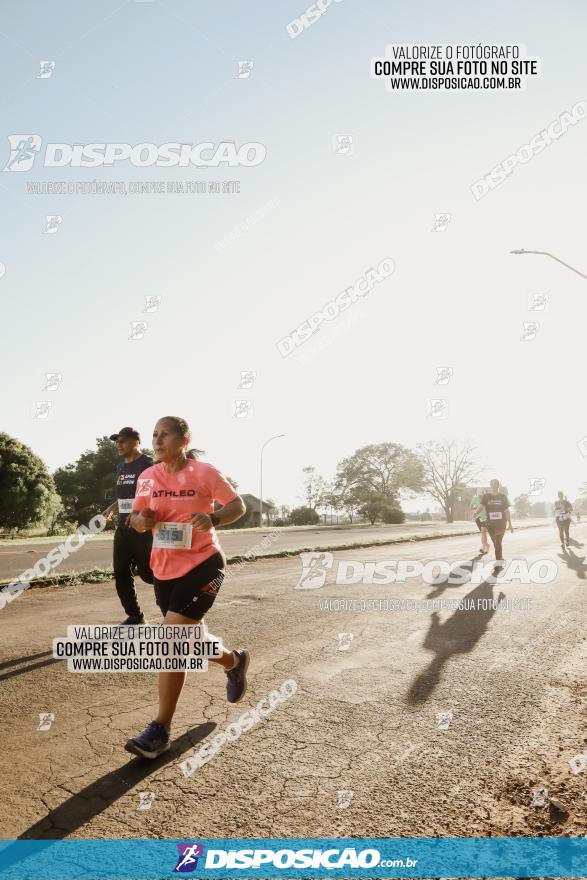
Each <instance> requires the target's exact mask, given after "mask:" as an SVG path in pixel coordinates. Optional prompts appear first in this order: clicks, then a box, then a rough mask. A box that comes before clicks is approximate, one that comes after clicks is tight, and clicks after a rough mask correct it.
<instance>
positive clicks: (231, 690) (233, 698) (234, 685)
mask: <svg viewBox="0 0 587 880" xmlns="http://www.w3.org/2000/svg"><path fill="white" fill-rule="evenodd" d="M234 653H235V654H236V656H237V657H238V658H239V659H238V663H237V664H236V666H235V667H234V669H225V670H224V671H225V672H226V678H227V679H228V681H227V682H226V698H227V700H228V702H229V703H240V701H241V700H242V698H243V697H244V695H245V694H246V692H247V669H248V668H249V663H250V662H251V657H250V654H249V652H248V651H245V650H243V649H239V650H238V651H235V652H234Z"/></svg>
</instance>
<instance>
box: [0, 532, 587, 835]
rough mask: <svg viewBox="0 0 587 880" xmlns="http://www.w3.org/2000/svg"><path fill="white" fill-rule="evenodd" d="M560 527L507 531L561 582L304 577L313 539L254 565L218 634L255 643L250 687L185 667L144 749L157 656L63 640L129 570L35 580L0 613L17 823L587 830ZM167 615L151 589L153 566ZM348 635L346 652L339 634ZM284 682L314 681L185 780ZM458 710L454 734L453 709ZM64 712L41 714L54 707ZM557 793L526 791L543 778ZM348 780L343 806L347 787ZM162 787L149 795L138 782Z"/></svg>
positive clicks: (467, 553) (26, 826)
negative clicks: (77, 581) (100, 666)
mask: <svg viewBox="0 0 587 880" xmlns="http://www.w3.org/2000/svg"><path fill="white" fill-rule="evenodd" d="M574 537H575V539H576V544H575V546H573V548H572V554H570V555H569V556H568V558H567V559H566V560H563V559H562V558H561V555H560V550H559V545H558V541H557V536H556V534H555V530H554V528H553V527H551V526H545V527H541V528H536V529H531V530H528V531H519V532H516V533H515V534H514V535H513V536H511V535H509V534H508V535H506V538H505V542H504V544H505V548H504V549H505V553H506V557H507V558H509V559H511V558H512V557H514V556H515V557H525V558H527V559H528V562H529V563H531V562H532V561H534V560H537V559H541V558H550V559H553V560H555V561H556V562H557V563H558V564H559V566H560V568H559V573H558V576H557V578H556V580H555V581H554V582H552V583H548V584H534V585H532V584H530V585H524V584H520V583H519V582H518V581H513V582H506V583H503V584H496V585H493V584H481V585H475V584H464V585H459V586H451V585H441V586H438V587H435V586H431V585H429V584H425V583H423V582H422V581H421V580H420V579H413V580H411V581H408V583H407V584H390V585H362V584H358V585H354V586H343V585H336V584H335V583H333V575H332V571H330V572H329V573H328V579H327V582H326V585H325V586H324V587H322V588H320V589H314V590H296V589H295V585H296V583H297V581H298V578H299V576H300V572H301V566H300V562H299V559H298V558H297V557H291V558H284V559H269V560H264V561H257V562H254V563H248V564H247V565H245V566H244V567H243V568H242V569H241V570H239V571H238V572H237V573H236V574H235V576H234V577H229V578H228V579H227V580H226V581H225V583H224V584H223V586H222V588H221V590H220V593H219V597H218V599H217V600H216V604H215V606H214V607H213V609H212V611H211V612H210V613H209V614H208V615H207V622H208V626H209V628H210V630H211V631H212V632H213V633H217V634H218V635H219V636H221V637H222V639H223V641H224V643H225V644H226V645H227V646H231V647H240V646H246V647H248V648H249V649H250V650H251V653H252V661H251V667H250V670H249V693H248V694H247V696H246V698H245V700H244V701H243V702H242V703H240V704H238V705H229V704H228V703H227V702H226V699H225V678H224V675H223V674H222V672H221V670H220V669H218V668H215V667H214V668H211V669H210V670H209V671H208V672H207V673H192V674H188V676H187V681H186V686H185V688H184V692H183V694H182V697H181V699H180V702H179V706H178V710H177V713H176V717H175V720H174V727H173V730H172V739H173V744H172V749H171V751H170V752H168V753H167V754H166V755H164V756H162V757H161V758H159V759H157V760H156V761H154V762H147V761H142V760H140V759H138V758H131V756H129V755H128V753H127V752H125V751H124V750H123V745H124V742H125V741H126V739H127V738H128V737H129V736H130V735H133V734H136V733H137V732H139V731H140V730H142V729H143V727H144V726H145V724H146V723H147V722H148V721H150V720H151V718H152V717H154V714H155V711H156V676H155V675H154V674H147V673H145V674H143V673H138V674H121V673H113V674H110V673H101V674H73V673H68V672H67V669H66V665H65V663H64V662H62V661H54V660H53V659H52V657H51V654H50V651H51V641H52V639H53V638H54V637H55V636H58V635H65V631H66V628H67V626H68V625H71V624H82V623H91V624H108V623H116V622H118V621H119V620H120V619H121V617H122V616H123V615H122V612H121V609H120V606H119V603H118V599H117V597H116V593H115V590H114V585H113V583H112V582H109V583H102V584H94V585H83V586H67V587H55V588H44V589H41V590H29V591H28V592H26V593H25V594H23V595H22V596H20V597H19V598H18V599H17V600H15V601H14V602H13V603H12V604H11V605H8V606H7V607H6V608H4V609H3V610H2V611H1V612H0V616H1V622H2V628H3V634H4V638H3V648H2V658H1V660H0V679H1V680H2V690H3V700H2V719H1V736H2V743H3V750H2V757H1V759H0V762H1V765H0V771H1V773H2V777H3V779H4V792H5V796H4V798H3V800H2V803H1V804H0V818H1V821H2V828H3V836H4V837H5V838H15V837H23V838H47V839H55V838H62V837H69V838H95V839H100V838H112V837H113V838H137V837H140V838H152V837H153V838H158V837H162V838H163V837H178V838H181V837H186V838H191V837H193V836H194V835H197V836H200V837H204V838H205V837H222V836H225V837H231V836H234V837H255V836H259V837H295V836H300V837H305V836H308V837H321V836H324V837H327V836H335V837H336V836H341V837H352V836H374V837H379V836H381V837H394V836H435V835H438V836H457V837H458V836H485V835H500V836H509V835H533V836H535V835H541V834H545V835H549V836H557V835H577V834H585V828H586V827H587V803H586V797H585V780H586V777H587V771H584V772H582V773H578V774H576V775H575V774H573V773H572V772H571V769H570V767H569V764H568V761H569V760H570V759H571V758H573V756H575V755H577V754H580V753H582V752H583V751H584V750H585V749H587V727H586V724H585V721H586V713H585V697H586V696H587V674H586V671H585V667H586V663H585V661H586V659H587V641H586V638H585V632H586V628H585V622H586V620H585V618H586V613H585V605H586V597H587V581H586V580H585V579H584V573H583V565H582V563H581V559H582V556H583V555H584V553H585V552H586V551H585V550H584V548H582V545H583V543H587V524H586V525H585V526H576V527H575V529H574ZM478 543H479V542H478V537H477V536H467V537H453V538H441V539H438V540H431V541H426V542H423V543H417V544H397V545H394V546H383V547H370V548H364V549H362V550H346V551H334V554H335V561H337V560H344V559H346V560H362V561H370V562H376V561H383V560H394V559H395V560H397V559H412V560H422V561H427V560H431V559H447V560H448V561H450V562H455V561H456V560H459V559H472V558H473V557H474V556H475V554H476V552H477V548H478ZM139 589H140V595H141V602H142V603H143V605H144V607H145V609H146V613H147V615H148V618H149V620H150V622H157V621H159V620H160V614H159V611H158V609H157V607H156V605H155V603H154V599H153V595H152V588H151V587H149V586H147V585H144V584H142V583H140V582H139ZM500 592H503V593H504V594H505V596H506V598H508V599H520V598H524V599H526V598H529V599H531V603H530V608H529V609H528V610H513V611H498V612H496V611H454V610H440V611H438V612H437V614H436V616H435V615H434V613H433V612H431V611H430V610H418V611H405V610H404V611H395V612H389V611H365V612H360V611H338V612H334V611H323V610H320V604H319V603H320V601H323V600H325V599H328V598H338V597H340V598H342V597H344V598H357V599H366V598H376V599H379V598H410V599H416V600H424V599H426V598H427V597H430V596H431V595H433V596H436V597H438V598H441V599H444V598H450V599H459V598H462V597H466V596H473V597H481V598H487V597H490V596H493V597H497V596H498V595H499V593H500ZM341 632H346V633H352V634H353V640H352V643H351V645H350V648H349V649H348V650H346V651H341V650H339V649H338V638H337V637H338V634H339V633H341ZM286 678H294V679H295V680H296V682H297V683H298V691H297V693H296V694H295V695H294V696H293V697H292V698H291V699H289V700H288V701H287V702H285V703H284V704H283V705H280V706H278V707H277V708H276V709H275V711H274V712H273V713H272V715H271V716H270V718H268V719H267V720H266V721H265V722H264V723H262V724H258V725H256V726H255V727H253V728H252V729H251V730H249V731H247V732H245V733H243V734H242V736H241V737H240V738H239V739H238V740H237V741H236V742H228V743H227V744H225V745H224V747H223V748H222V750H221V751H220V753H219V754H217V755H216V756H215V757H214V758H213V759H212V760H211V761H210V762H209V763H207V764H206V765H204V766H203V767H201V768H200V769H198V770H197V771H196V772H195V773H194V774H193V775H192V776H191V777H189V778H186V777H184V776H183V775H182V773H181V772H180V770H179V766H178V765H179V763H180V762H181V761H182V760H184V759H185V758H186V757H188V756H189V755H190V754H192V753H193V751H194V749H195V748H196V747H197V745H198V744H199V743H201V742H203V741H207V739H209V738H210V736H211V735H213V734H214V733H215V732H218V731H219V730H220V729H222V728H224V727H225V726H226V725H227V724H229V723H230V722H231V721H235V720H236V719H237V718H238V717H239V716H240V715H241V714H242V713H243V712H245V711H246V710H247V708H249V707H250V706H254V705H255V703H256V702H257V701H258V700H260V699H261V698H262V697H264V696H266V695H267V694H268V692H269V691H270V690H272V689H275V688H277V687H279V686H280V685H281V684H282V682H283V681H284V680H285V679H286ZM448 711H450V712H452V713H453V717H452V720H451V723H450V726H449V728H448V729H447V730H445V731H442V730H439V729H437V722H436V714H437V713H439V712H448ZM43 712H47V713H49V712H50V713H54V715H55V720H54V721H53V722H52V724H51V727H50V729H49V730H47V731H44V732H43V731H38V730H37V727H38V725H39V713H43ZM537 786H542V787H545V788H547V789H548V790H549V797H554V798H556V799H558V801H559V802H561V803H562V805H563V807H564V809H563V810H562V811H561V810H560V809H558V808H555V807H554V806H553V805H552V804H547V805H546V806H544V807H542V808H537V807H533V806H531V801H532V789H533V788H534V787H537ZM339 791H351V792H352V797H351V801H350V804H349V806H348V807H345V808H341V807H339V806H338V803H339V799H338V795H337V792H339ZM141 793H149V794H148V797H149V798H150V797H151V796H152V795H154V798H153V800H152V802H151V804H150V807H149V808H148V809H139V805H140V801H141V798H140V794H141Z"/></svg>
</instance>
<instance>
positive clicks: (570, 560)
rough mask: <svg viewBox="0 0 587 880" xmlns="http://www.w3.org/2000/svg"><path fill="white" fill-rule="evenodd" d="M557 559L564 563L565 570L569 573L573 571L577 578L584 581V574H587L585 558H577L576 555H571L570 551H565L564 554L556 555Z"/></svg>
mask: <svg viewBox="0 0 587 880" xmlns="http://www.w3.org/2000/svg"><path fill="white" fill-rule="evenodd" d="M558 557H559V559H562V561H563V562H564V563H565V565H566V566H567V568H569V569H570V570H571V571H574V572H575V574H576V575H577V577H578V578H579V579H580V580H582V581H584V580H585V572H587V565H585V557H584V556H577V554H576V553H573V551H572V550H565V552H564V553H559V554H558Z"/></svg>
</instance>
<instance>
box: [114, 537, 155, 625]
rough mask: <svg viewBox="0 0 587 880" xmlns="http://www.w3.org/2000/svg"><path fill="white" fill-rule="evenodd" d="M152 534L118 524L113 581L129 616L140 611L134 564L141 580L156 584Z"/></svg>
mask: <svg viewBox="0 0 587 880" xmlns="http://www.w3.org/2000/svg"><path fill="white" fill-rule="evenodd" d="M152 546H153V535H152V533H151V532H150V531H149V532H142V533H139V532H135V530H134V529H131V528H128V527H127V526H118V528H117V529H116V531H115V532H114V581H115V583H116V592H117V593H118V598H119V599H120V601H121V603H122V607H123V608H124V610H125V611H126V613H127V615H128V616H129V617H135V616H138V615H140V614H141V607H140V605H139V599H138V596H137V591H136V589H135V580H134V571H133V569H134V567H135V566H136V569H137V571H138V573H139V576H140V578H141V580H143V581H145V583H147V584H152V583H153V572H152V571H151V561H150V560H151V547H152Z"/></svg>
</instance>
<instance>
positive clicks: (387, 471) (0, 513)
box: [0, 432, 587, 534]
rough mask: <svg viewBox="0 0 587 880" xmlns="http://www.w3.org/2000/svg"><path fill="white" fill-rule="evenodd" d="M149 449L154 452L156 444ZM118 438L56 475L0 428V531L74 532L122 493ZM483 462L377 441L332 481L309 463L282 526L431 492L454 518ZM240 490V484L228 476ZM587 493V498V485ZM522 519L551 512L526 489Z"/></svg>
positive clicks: (444, 447)
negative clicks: (118, 489)
mask: <svg viewBox="0 0 587 880" xmlns="http://www.w3.org/2000/svg"><path fill="white" fill-rule="evenodd" d="M141 451H142V452H144V453H146V454H147V455H149V454H150V455H152V454H153V453H152V451H151V450H149V449H143V450H141ZM119 460H120V459H119V456H118V451H117V447H116V443H114V442H113V441H112V440H110V439H109V438H108V437H98V438H97V439H96V448H95V449H94V450H87V451H86V452H84V453H83V454H82V455H81V456H80V457H79V458H78V460H77V461H76V462H73V463H71V464H67V465H65V466H64V467H61V468H58V469H57V470H56V471H55V472H54V473H53V474H51V473H49V471H48V469H47V467H46V465H45V464H44V462H43V461H42V459H41V458H40V457H39V456H37V455H35V453H34V452H33V451H32V450H31V449H30V448H29V447H28V446H26V445H25V444H24V443H21V442H20V441H19V440H16V439H15V438H14V437H11V436H10V435H8V434H6V433H1V432H0V490H1V491H0V529H1V530H2V531H4V532H7V531H8V532H17V531H19V530H24V529H27V528H33V527H39V526H44V527H46V528H47V532H48V534H55V533H57V531H64V530H65V531H69V530H73V529H75V528H76V526H77V525H78V524H80V523H85V522H88V521H89V520H90V519H91V518H92V516H94V515H95V514H96V511H101V510H104V509H105V508H106V507H108V505H109V504H111V503H112V501H113V500H114V497H115V486H114V472H115V469H116V465H117V464H118V462H119ZM478 473H479V465H478V464H477V463H476V461H475V450H474V448H473V447H472V446H471V445H470V444H469V443H466V442H465V443H457V442H454V441H448V440H445V441H435V442H428V443H420V444H418V445H417V447H416V448H415V449H409V448H407V447H405V446H402V445H401V444H399V443H373V444H370V445H368V446H363V447H361V448H360V449H357V450H356V451H355V452H354V453H353V454H352V455H350V456H348V457H346V458H343V459H342V460H341V461H340V462H339V463H338V465H337V467H336V473H335V476H334V478H333V479H331V480H326V479H325V478H324V477H322V476H321V475H320V474H318V473H317V471H316V468H315V467H313V466H311V465H309V466H307V467H305V468H304V469H303V495H302V497H303V504H302V505H301V506H300V507H297V508H294V509H293V510H289V509H288V508H282V512H283V514H284V515H283V516H282V517H281V518H278V520H277V523H278V524H279V523H280V522H281V524H284V525H285V524H292V525H304V524H313V523H317V522H319V521H320V517H319V513H318V511H319V510H328V509H330V510H331V511H334V512H336V513H337V514H338V513H340V514H342V515H343V516H344V517H345V518H346V519H347V520H348V521H349V522H351V523H352V522H353V521H354V520H356V519H357V518H360V519H361V520H367V521H369V522H370V523H375V522H384V523H401V522H403V521H404V519H405V514H404V512H403V510H402V506H401V498H402V497H407V498H415V497H417V496H418V495H427V496H431V497H432V498H433V499H434V500H435V501H436V502H437V503H438V505H439V506H440V508H441V510H442V511H443V513H444V517H445V519H446V521H447V522H453V521H454V518H455V510H456V507H457V504H459V505H461V507H462V504H463V502H466V501H467V499H469V498H470V497H471V496H472V494H473V491H474V490H473V489H472V488H471V487H472V486H474V485H475V482H476V481H477V480H478ZM228 479H229V480H230V482H231V483H232V485H233V486H234V487H235V489H238V483H237V482H236V481H235V480H233V479H231V478H228ZM583 489H584V490H585V491H582V494H584V495H586V496H587V484H586V485H585V486H584V487H583ZM514 509H515V512H516V515H517V516H518V517H524V516H532V515H534V516H537V515H545V516H547V515H548V512H547V511H545V512H544V513H543V514H539V513H537V512H536V504H534V505H533V504H532V502H531V501H530V499H529V498H528V496H527V495H520V496H518V497H517V498H516V499H514Z"/></svg>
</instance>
